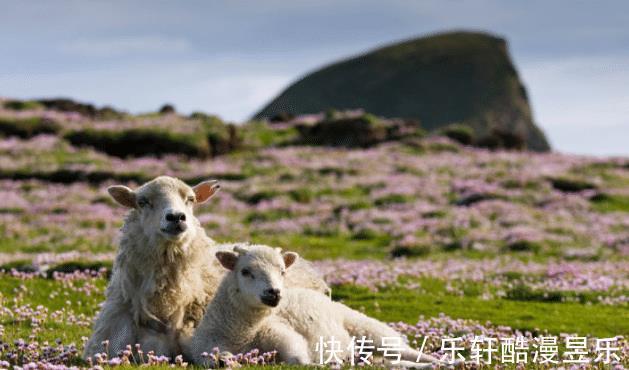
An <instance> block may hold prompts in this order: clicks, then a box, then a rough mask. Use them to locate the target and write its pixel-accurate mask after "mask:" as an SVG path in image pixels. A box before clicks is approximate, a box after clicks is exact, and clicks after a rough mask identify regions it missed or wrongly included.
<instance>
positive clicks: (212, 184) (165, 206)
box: [108, 176, 220, 240]
mask: <svg viewBox="0 0 629 370" xmlns="http://www.w3.org/2000/svg"><path fill="white" fill-rule="evenodd" d="M219 188H220V187H219V185H218V184H217V182H216V181H205V182H202V183H201V184H199V185H197V186H195V187H193V188H191V187H190V186H188V185H186V184H185V183H183V182H182V181H180V180H178V179H175V178H173V177H167V176H161V177H158V178H156V179H154V180H152V181H149V182H147V183H146V184H144V185H142V186H141V187H140V188H138V189H137V190H135V191H134V190H131V189H129V188H127V187H126V186H121V185H117V186H111V187H109V189H108V190H109V193H110V194H111V196H112V197H113V198H114V199H115V200H116V201H117V202H118V203H120V204H122V205H124V206H126V207H129V208H134V209H135V211H136V212H137V214H138V220H139V222H140V223H141V227H142V230H143V231H144V233H145V234H146V235H147V237H149V238H151V239H152V240H154V239H166V240H182V239H185V238H186V237H190V236H192V235H191V234H192V233H193V232H194V229H195V228H194V227H190V226H194V223H195V222H197V221H196V220H195V218H194V213H193V207H194V205H195V204H199V203H203V202H205V201H207V200H208V199H210V198H211V197H212V196H213V195H214V194H216V192H217V191H218V190H219Z"/></svg>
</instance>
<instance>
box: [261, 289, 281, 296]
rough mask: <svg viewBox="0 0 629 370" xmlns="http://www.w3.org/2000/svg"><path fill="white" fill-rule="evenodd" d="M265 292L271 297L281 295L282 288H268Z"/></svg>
mask: <svg viewBox="0 0 629 370" xmlns="http://www.w3.org/2000/svg"><path fill="white" fill-rule="evenodd" d="M264 294H265V295H267V296H270V297H279V295H280V290H279V289H267V290H265V291H264Z"/></svg>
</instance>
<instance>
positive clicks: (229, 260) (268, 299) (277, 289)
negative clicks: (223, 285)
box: [217, 246, 298, 308]
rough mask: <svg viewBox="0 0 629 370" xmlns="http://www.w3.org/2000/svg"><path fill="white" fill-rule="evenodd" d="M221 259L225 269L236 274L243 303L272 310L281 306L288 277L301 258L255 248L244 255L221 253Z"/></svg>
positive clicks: (290, 253) (263, 247)
mask: <svg viewBox="0 0 629 370" xmlns="http://www.w3.org/2000/svg"><path fill="white" fill-rule="evenodd" d="M217 257H218V259H219V260H220V261H221V264H222V265H223V266H225V267H226V268H228V269H230V270H232V274H235V278H236V283H237V285H238V291H239V295H240V297H241V298H242V300H243V303H244V304H246V305H248V306H250V307H256V308H268V307H275V306H277V305H278V304H279V302H280V299H281V297H282V290H283V289H284V274H285V273H286V269H287V268H289V267H290V266H291V265H292V264H293V263H294V262H295V261H296V260H297V258H298V255H297V254H296V253H294V252H285V253H283V254H282V253H280V252H279V251H276V250H274V249H272V248H270V247H266V246H255V247H253V249H251V250H248V251H247V252H244V253H243V252H241V253H240V255H237V254H235V253H232V252H218V253H217Z"/></svg>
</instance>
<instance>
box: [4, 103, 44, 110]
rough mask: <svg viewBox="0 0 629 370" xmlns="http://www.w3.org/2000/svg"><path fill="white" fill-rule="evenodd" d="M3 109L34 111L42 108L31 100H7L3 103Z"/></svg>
mask: <svg viewBox="0 0 629 370" xmlns="http://www.w3.org/2000/svg"><path fill="white" fill-rule="evenodd" d="M4 107H5V108H7V109H11V110H17V111H21V110H34V109H39V108H42V107H43V106H42V105H41V104H39V103H38V102H36V101H33V100H9V101H7V102H5V103H4Z"/></svg>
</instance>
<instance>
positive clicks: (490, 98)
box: [255, 32, 550, 151]
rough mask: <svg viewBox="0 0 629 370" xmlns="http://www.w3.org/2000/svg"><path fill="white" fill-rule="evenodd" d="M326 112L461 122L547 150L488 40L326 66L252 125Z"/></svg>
mask: <svg viewBox="0 0 629 370" xmlns="http://www.w3.org/2000/svg"><path fill="white" fill-rule="evenodd" d="M329 109H339V110H347V109H364V110H365V111H367V112H370V113H373V114H376V115H379V116H383V117H399V118H411V119H419V120H420V121H421V124H422V125H423V127H425V128H426V129H429V130H434V129H438V128H442V127H444V126H447V125H449V124H452V123H464V124H467V125H469V126H471V127H472V128H473V129H474V130H475V131H476V133H477V134H478V135H486V134H489V133H491V132H492V131H495V130H500V131H502V132H510V133H514V134H517V135H520V136H522V137H523V139H524V140H525V142H526V144H527V147H528V148H529V149H531V150H535V151H547V150H549V149H550V146H549V144H548V141H547V140H546V137H545V136H544V133H543V132H542V131H541V130H540V129H539V128H538V127H537V126H536V125H535V123H534V121H533V116H532V113H531V108H530V106H529V103H528V98H527V94H526V90H525V88H524V86H523V84H522V82H521V81H520V79H519V77H518V73H517V71H516V70H515V67H514V66H513V63H512V62H511V58H510V56H509V53H508V50H507V43H506V41H505V40H504V39H502V38H499V37H495V36H492V35H489V34H484V33H473V32H452V33H443V34H438V35H434V36H429V37H423V38H418V39H413V40H409V41H404V42H401V43H398V44H394V45H391V46H387V47H383V48H380V49H377V50H374V51H371V52H369V53H367V54H364V55H360V56H358V57H355V58H351V59H348V60H345V61H341V62H338V63H335V64H332V65H329V66H327V67H324V68H323V69H320V70H318V71H316V72H313V73H311V74H309V75H307V76H305V77H303V78H302V79H300V80H299V81H297V82H295V83H294V84H292V85H291V86H289V87H288V88H287V89H286V90H284V92H282V93H281V94H280V95H279V96H278V97H276V98H275V99H273V101H271V102H270V103H269V104H268V105H267V106H266V107H264V108H263V109H262V110H261V111H260V112H259V113H257V114H256V115H255V118H257V119H263V118H271V117H273V116H276V115H279V114H294V115H298V114H308V113H316V112H322V111H326V110H329Z"/></svg>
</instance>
